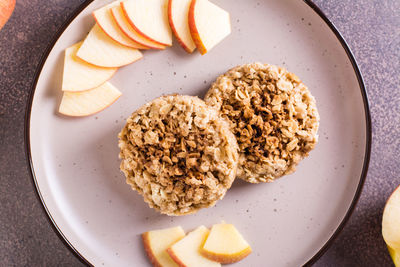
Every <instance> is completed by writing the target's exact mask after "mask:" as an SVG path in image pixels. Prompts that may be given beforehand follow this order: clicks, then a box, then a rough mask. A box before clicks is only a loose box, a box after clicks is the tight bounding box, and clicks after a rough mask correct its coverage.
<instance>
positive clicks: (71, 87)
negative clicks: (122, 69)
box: [62, 42, 118, 92]
mask: <svg viewBox="0 0 400 267" xmlns="http://www.w3.org/2000/svg"><path fill="white" fill-rule="evenodd" d="M81 44H82V42H79V43H77V44H74V45H73V46H71V47H69V48H67V49H65V57H64V72H63V80H62V90H63V91H68V92H80V91H85V90H89V89H93V88H96V87H98V86H100V85H102V84H103V83H105V82H106V81H108V80H109V79H110V78H111V77H112V76H113V75H114V73H115V72H116V71H117V69H118V68H103V67H97V66H95V65H92V64H89V63H87V62H85V61H83V60H82V59H80V58H78V57H77V56H76V52H77V51H78V49H79V47H80V46H81Z"/></svg>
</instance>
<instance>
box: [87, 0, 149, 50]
mask: <svg viewBox="0 0 400 267" xmlns="http://www.w3.org/2000/svg"><path fill="white" fill-rule="evenodd" d="M120 4H121V1H120V0H118V1H114V2H112V3H111V4H108V5H105V6H103V7H102V8H99V9H97V10H95V11H94V12H93V16H94V19H95V20H96V22H97V24H98V25H99V26H100V28H101V29H102V30H103V31H104V32H105V33H106V34H107V35H108V36H109V37H110V38H111V39H113V40H114V41H116V42H117V43H119V44H122V45H125V46H128V47H132V48H136V49H147V48H146V47H145V46H143V45H140V44H138V43H137V42H135V41H133V40H132V39H130V38H129V37H128V36H126V35H125V34H124V33H123V32H122V30H121V29H120V28H119V26H118V24H117V23H116V22H115V20H114V18H113V16H112V14H111V10H110V8H112V7H115V6H120Z"/></svg>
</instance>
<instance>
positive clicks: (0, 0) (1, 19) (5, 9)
mask: <svg viewBox="0 0 400 267" xmlns="http://www.w3.org/2000/svg"><path fill="white" fill-rule="evenodd" d="M15 2H16V0H0V30H1V29H2V28H3V26H4V25H5V24H6V23H7V21H8V19H9V18H10V17H11V14H12V13H13V11H14V8H15Z"/></svg>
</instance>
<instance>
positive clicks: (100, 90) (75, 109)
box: [58, 82, 121, 117]
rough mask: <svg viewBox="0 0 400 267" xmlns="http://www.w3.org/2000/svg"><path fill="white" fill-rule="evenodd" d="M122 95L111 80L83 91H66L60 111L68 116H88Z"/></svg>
mask: <svg viewBox="0 0 400 267" xmlns="http://www.w3.org/2000/svg"><path fill="white" fill-rule="evenodd" d="M120 96H121V92H120V91H119V90H118V89H117V88H115V87H114V86H113V85H112V84H111V83H109V82H106V83H104V84H102V85H100V86H99V87H96V88H94V89H91V90H87V91H83V92H64V95H63V97H62V99H61V104H60V107H59V110H58V111H59V112H60V113H61V114H64V115H67V116H73V117H82V116H88V115H92V114H94V113H97V112H99V111H102V110H103V109H105V108H106V107H108V106H110V105H111V104H112V103H114V102H115V101H116V100H117V99H118V98H119V97H120Z"/></svg>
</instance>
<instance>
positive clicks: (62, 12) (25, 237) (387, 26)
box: [0, 0, 400, 266]
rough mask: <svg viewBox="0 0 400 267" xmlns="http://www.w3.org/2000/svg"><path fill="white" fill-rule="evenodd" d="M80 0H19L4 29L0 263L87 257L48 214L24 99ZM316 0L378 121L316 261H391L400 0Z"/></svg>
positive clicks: (70, 261)
mask: <svg viewBox="0 0 400 267" xmlns="http://www.w3.org/2000/svg"><path fill="white" fill-rule="evenodd" d="M293 1H294V0H293ZM298 1H300V0H298ZM83 2H84V0H50V1H43V0H29V1H28V0H17V5H16V9H15V11H14V14H13V16H12V17H11V19H10V21H9V22H8V23H7V24H6V26H5V27H4V28H3V29H2V30H1V31H0V203H1V204H0V266H82V265H83V263H81V262H80V261H79V259H78V258H77V257H75V256H74V254H73V253H72V252H71V251H70V250H69V249H68V248H67V247H66V246H65V245H64V243H63V241H61V240H60V239H59V238H58V236H57V234H56V233H55V232H54V231H53V229H52V227H51V225H50V224H49V222H48V220H47V217H46V214H45V213H44V211H43V209H42V206H41V203H40V202H39V200H38V198H37V196H36V193H35V191H34V187H33V184H32V182H31V176H30V174H29V171H28V167H27V161H26V156H25V146H24V116H25V106H26V103H27V99H28V94H29V91H30V86H31V83H32V80H33V77H34V73H35V70H36V68H37V65H38V63H39V60H40V58H41V56H42V54H43V53H44V52H45V49H46V47H47V45H48V44H49V42H50V41H51V40H52V38H53V37H54V35H55V34H56V32H57V30H58V29H59V28H60V27H61V25H62V24H63V23H64V22H65V21H66V19H67V18H68V17H69V16H70V15H71V14H72V13H73V12H74V10H75V9H76V8H77V7H78V6H79V5H80V4H82V3H83ZM314 2H315V3H316V4H317V5H318V6H319V7H320V8H321V9H322V10H323V11H324V12H325V13H326V15H327V16H328V18H329V19H330V20H331V21H332V22H333V23H334V24H335V25H336V26H337V28H338V29H339V31H340V32H341V33H342V35H343V36H344V38H345V39H346V40H347V42H348V44H349V46H350V48H351V49H352V51H353V53H354V55H355V57H356V60H357V61H358V64H359V67H360V69H361V72H362V73H363V75H364V80H365V85H366V88H367V91H368V95H369V101H370V108H371V115H372V125H373V143H372V155H371V163H370V168H369V173H368V176H367V180H366V183H365V186H364V189H363V192H362V195H361V198H360V201H359V203H358V205H357V207H356V209H355V211H354V213H353V215H352V216H351V218H350V220H349V222H348V223H347V225H346V226H345V228H344V230H343V231H342V233H341V234H340V235H339V237H338V238H337V239H336V240H335V242H334V243H333V245H332V246H331V247H330V248H329V250H328V251H327V252H326V253H325V254H324V255H323V256H322V257H321V258H320V259H319V260H318V261H317V263H316V264H315V265H316V266H391V261H390V258H389V255H388V252H387V250H386V247H385V244H384V241H383V239H382V236H381V219H382V211H383V207H384V205H385V201H386V199H387V198H388V196H389V195H390V193H391V192H392V191H393V190H394V189H395V188H396V186H397V185H399V184H400V1H399V0H357V1H354V0H315V1H314ZM259 266H263V264H262V263H260V265H259Z"/></svg>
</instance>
